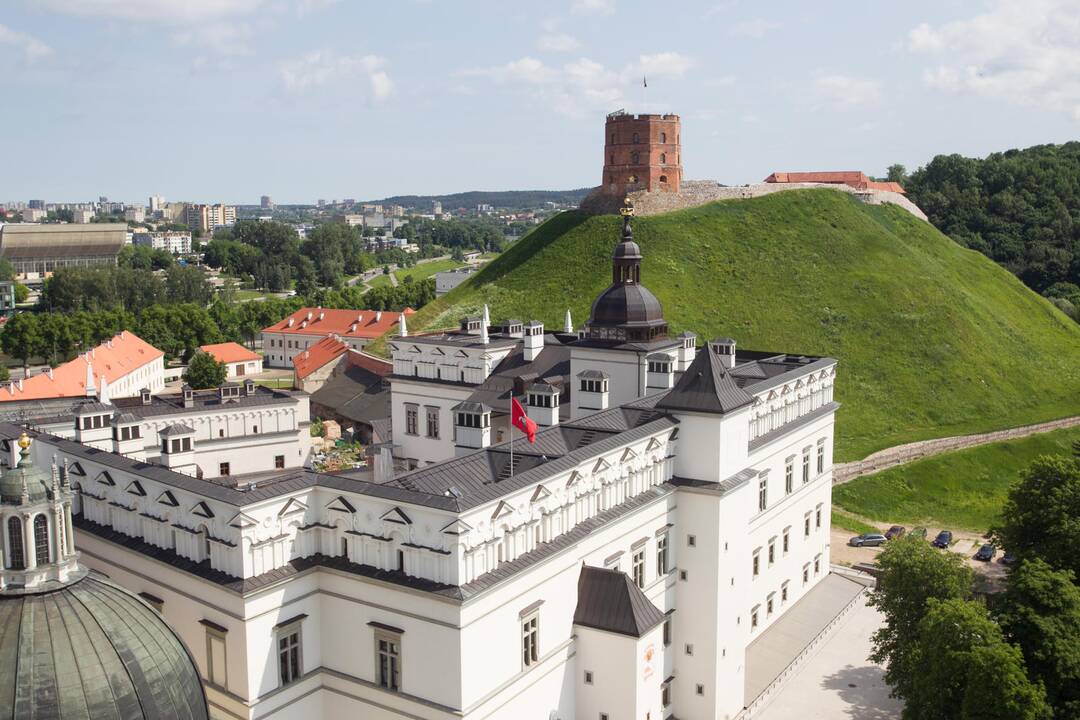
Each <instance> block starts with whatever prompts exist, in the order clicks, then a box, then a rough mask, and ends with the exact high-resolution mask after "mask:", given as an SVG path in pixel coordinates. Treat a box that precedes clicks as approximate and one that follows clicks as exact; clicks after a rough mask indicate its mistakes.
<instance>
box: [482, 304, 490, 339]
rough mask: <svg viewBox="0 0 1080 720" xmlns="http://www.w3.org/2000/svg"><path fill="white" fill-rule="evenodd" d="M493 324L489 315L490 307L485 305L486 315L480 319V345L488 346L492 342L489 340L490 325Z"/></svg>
mask: <svg viewBox="0 0 1080 720" xmlns="http://www.w3.org/2000/svg"><path fill="white" fill-rule="evenodd" d="M490 322H491V315H490V314H489V313H488V306H487V305H484V314H483V316H481V318H480V343H481V344H482V345H487V344H488V342H490V340H489V338H488V323H490Z"/></svg>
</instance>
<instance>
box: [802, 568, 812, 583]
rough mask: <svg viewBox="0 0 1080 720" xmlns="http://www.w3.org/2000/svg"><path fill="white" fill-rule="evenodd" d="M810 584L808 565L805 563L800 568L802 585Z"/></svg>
mask: <svg viewBox="0 0 1080 720" xmlns="http://www.w3.org/2000/svg"><path fill="white" fill-rule="evenodd" d="M808 582H810V563H806V564H805V565H803V566H802V584H803V585H805V584H806V583H808Z"/></svg>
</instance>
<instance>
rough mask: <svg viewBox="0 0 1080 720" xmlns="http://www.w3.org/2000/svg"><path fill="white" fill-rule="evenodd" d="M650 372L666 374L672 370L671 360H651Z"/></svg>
mask: <svg viewBox="0 0 1080 720" xmlns="http://www.w3.org/2000/svg"><path fill="white" fill-rule="evenodd" d="M649 372H651V373H662V374H665V375H666V374H668V373H670V372H671V361H670V360H650V361H649Z"/></svg>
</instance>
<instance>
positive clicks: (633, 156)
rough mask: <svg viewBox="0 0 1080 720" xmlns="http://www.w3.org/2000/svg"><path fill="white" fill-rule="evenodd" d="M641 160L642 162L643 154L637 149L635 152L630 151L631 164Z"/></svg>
mask: <svg viewBox="0 0 1080 720" xmlns="http://www.w3.org/2000/svg"><path fill="white" fill-rule="evenodd" d="M640 162H641V154H640V153H638V152H637V151H636V150H635V151H634V152H632V153H630V164H631V165H637V164H638V163H640Z"/></svg>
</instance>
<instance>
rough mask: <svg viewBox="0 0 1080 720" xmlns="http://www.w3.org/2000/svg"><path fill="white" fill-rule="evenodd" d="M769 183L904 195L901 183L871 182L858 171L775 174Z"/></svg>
mask: <svg viewBox="0 0 1080 720" xmlns="http://www.w3.org/2000/svg"><path fill="white" fill-rule="evenodd" d="M765 182H767V183H784V184H786V183H825V184H827V185H847V186H849V187H853V188H855V189H856V190H885V191H887V192H894V193H900V194H901V195H904V194H905V193H904V188H902V187H901V186H900V183H894V182H878V181H877V180H871V179H870V178H869V177H867V176H866V174H865V173H861V172H859V171H858V170H844V171H838V172H774V173H773V174H772V175H770V176H769V177H767V178H765Z"/></svg>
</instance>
